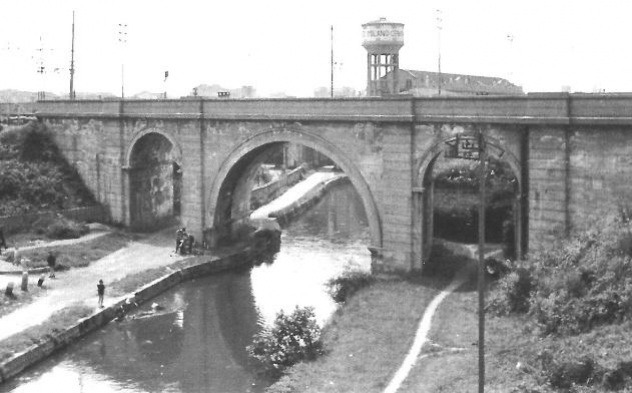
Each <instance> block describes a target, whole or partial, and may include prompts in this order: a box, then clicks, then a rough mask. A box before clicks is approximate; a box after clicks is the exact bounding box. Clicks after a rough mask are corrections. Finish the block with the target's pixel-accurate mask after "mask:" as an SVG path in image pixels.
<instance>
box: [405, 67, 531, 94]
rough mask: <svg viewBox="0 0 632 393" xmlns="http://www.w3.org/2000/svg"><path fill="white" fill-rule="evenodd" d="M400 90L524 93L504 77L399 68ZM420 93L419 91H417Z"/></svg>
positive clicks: (457, 92) (458, 92)
mask: <svg viewBox="0 0 632 393" xmlns="http://www.w3.org/2000/svg"><path fill="white" fill-rule="evenodd" d="M398 79H399V86H400V90H403V91H410V92H411V93H413V94H414V95H428V94H415V90H416V89H417V90H418V89H438V87H439V82H441V89H442V91H445V92H446V93H448V92H450V93H454V94H467V95H472V94H473V95H476V94H478V95H485V94H504V95H508V94H524V91H523V90H522V87H521V86H517V85H515V84H513V83H511V82H509V81H508V80H506V79H504V78H498V77H492V76H478V75H466V74H450V73H444V72H442V73H438V72H432V71H417V70H404V69H400V70H399V77H398ZM417 93H419V92H417Z"/></svg>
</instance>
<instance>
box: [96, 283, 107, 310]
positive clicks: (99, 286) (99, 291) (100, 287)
mask: <svg viewBox="0 0 632 393" xmlns="http://www.w3.org/2000/svg"><path fill="white" fill-rule="evenodd" d="M97 294H98V295H99V307H100V308H103V295H105V285H103V280H99V283H98V284H97Z"/></svg>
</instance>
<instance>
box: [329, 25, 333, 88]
mask: <svg viewBox="0 0 632 393" xmlns="http://www.w3.org/2000/svg"><path fill="white" fill-rule="evenodd" d="M330 68H331V87H330V91H331V98H334V25H331V67H330Z"/></svg>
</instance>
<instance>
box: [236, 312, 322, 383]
mask: <svg viewBox="0 0 632 393" xmlns="http://www.w3.org/2000/svg"><path fill="white" fill-rule="evenodd" d="M247 350H248V353H249V355H250V357H251V358H252V359H254V360H255V361H256V362H257V363H258V366H259V368H260V371H261V372H262V373H263V374H266V375H268V376H270V377H273V378H278V377H280V376H281V375H282V373H283V372H284V371H285V370H286V369H287V368H288V367H290V366H292V365H294V364H296V363H299V362H302V361H309V360H314V359H316V358H317V357H318V356H320V355H322V354H323V348H322V342H321V341H320V328H319V327H318V325H317V324H316V319H315V314H314V309H313V308H312V307H305V308H299V307H298V306H297V307H296V309H295V310H294V312H292V313H291V314H289V315H288V314H285V313H284V312H283V311H281V312H279V313H278V314H277V316H276V319H275V321H274V324H273V326H272V327H271V328H266V329H264V330H263V331H261V332H260V333H258V334H257V335H256V336H255V338H254V341H253V343H252V345H250V346H248V348H247Z"/></svg>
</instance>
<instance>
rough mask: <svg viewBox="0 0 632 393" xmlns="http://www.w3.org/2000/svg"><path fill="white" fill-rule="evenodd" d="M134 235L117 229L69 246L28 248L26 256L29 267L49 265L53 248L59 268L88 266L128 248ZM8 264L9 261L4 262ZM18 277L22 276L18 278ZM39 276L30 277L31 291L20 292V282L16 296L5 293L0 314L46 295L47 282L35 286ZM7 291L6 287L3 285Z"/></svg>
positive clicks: (0, 306)
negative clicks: (48, 261) (8, 295)
mask: <svg viewBox="0 0 632 393" xmlns="http://www.w3.org/2000/svg"><path fill="white" fill-rule="evenodd" d="M132 237H133V235H130V234H127V233H124V232H115V233H111V234H107V235H104V236H101V237H99V238H97V239H94V240H91V241H87V242H81V243H77V244H73V245H67V246H55V247H43V248H38V249H34V250H29V251H25V252H24V253H23V255H24V256H25V257H26V258H28V259H29V260H30V262H29V267H30V268H38V267H46V266H48V264H47V263H46V257H47V255H48V251H49V250H52V251H53V253H54V254H55V255H57V267H58V268H60V269H61V270H63V269H68V268H77V267H85V266H88V265H89V264H90V262H93V261H96V260H99V259H101V258H103V257H105V256H107V255H109V254H111V253H113V252H115V251H117V250H120V249H121V248H123V247H125V246H126V245H127V243H128V242H129V241H130V240H131V239H132ZM3 263H6V262H3ZM17 279H18V280H19V278H17ZM36 281H37V276H31V277H30V279H29V286H28V291H21V290H20V287H19V285H18V286H16V287H14V290H13V294H14V295H15V298H13V299H10V298H8V297H6V296H2V297H1V298H0V317H2V316H3V315H7V314H9V313H11V312H13V311H14V310H16V309H18V308H20V307H22V306H25V305H27V304H29V303H31V302H32V301H33V300H35V299H36V298H37V297H38V296H42V295H45V294H46V284H45V286H44V287H43V288H40V287H38V286H37V285H36ZM3 290H4V288H3Z"/></svg>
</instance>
